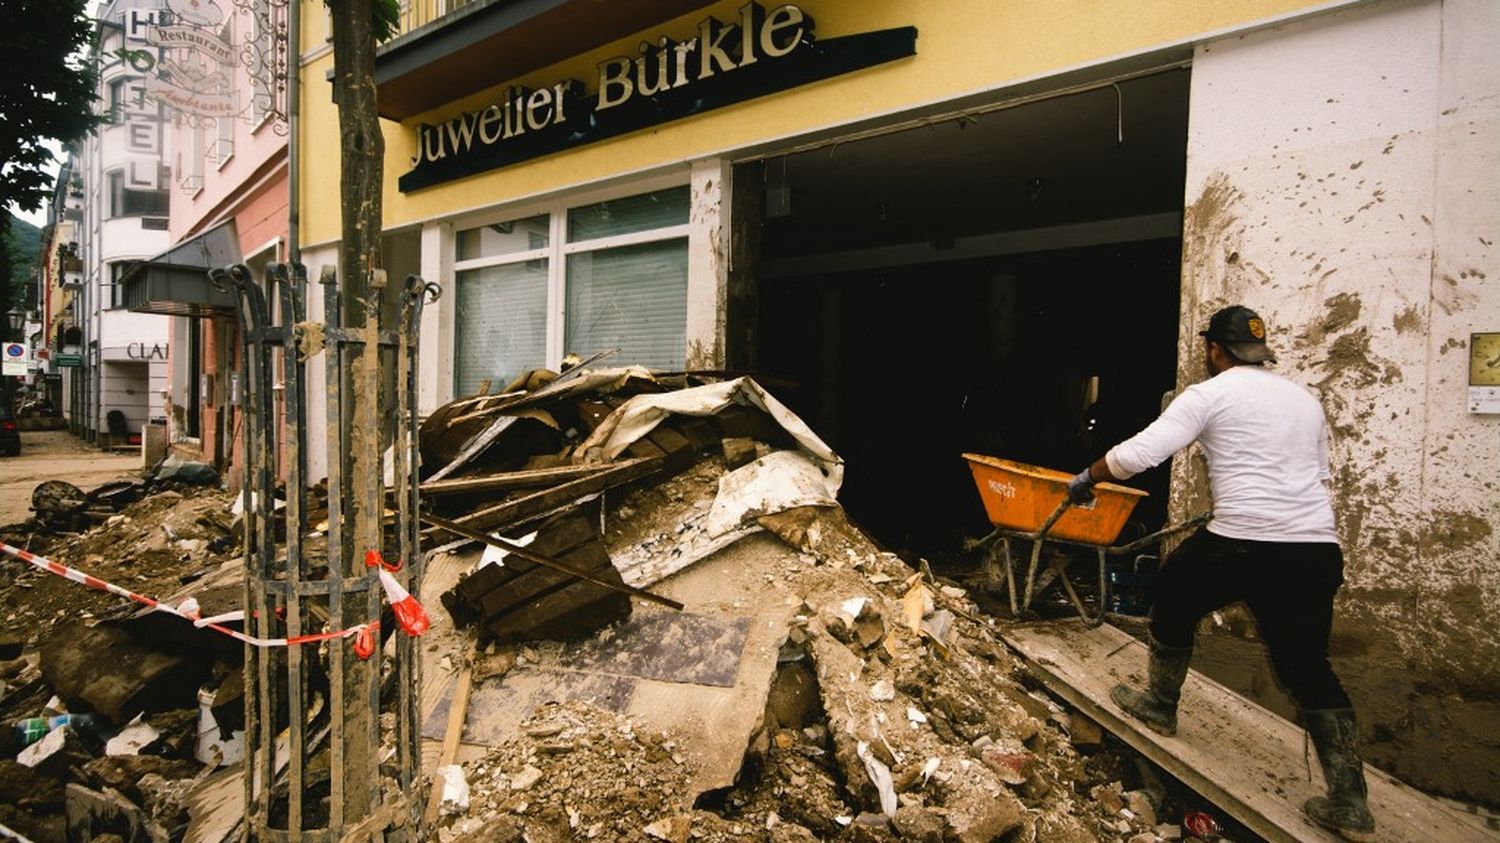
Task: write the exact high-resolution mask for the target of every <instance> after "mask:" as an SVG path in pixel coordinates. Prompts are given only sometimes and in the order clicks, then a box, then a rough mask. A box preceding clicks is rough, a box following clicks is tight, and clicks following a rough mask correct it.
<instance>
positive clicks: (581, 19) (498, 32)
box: [329, 0, 712, 120]
mask: <svg viewBox="0 0 1500 843" xmlns="http://www.w3.org/2000/svg"><path fill="white" fill-rule="evenodd" d="M709 5H712V0H631V2H628V3H602V2H599V0H469V2H467V3H464V4H462V5H455V6H454V7H453V11H450V12H448V13H447V14H445V15H442V16H441V17H439V18H437V19H436V20H434V21H433V22H431V23H428V24H427V25H425V26H421V27H419V28H417V29H415V30H413V31H411V32H408V33H406V34H404V35H401V36H400V37H397V38H395V39H394V40H392V41H390V42H389V43H387V44H383V45H381V47H380V49H379V51H378V52H377V53H376V56H375V89H376V103H377V107H378V108H379V109H380V116H381V117H384V118H386V119H387V120H406V119H408V118H410V117H412V116H415V115H417V114H420V113H422V112H424V111H427V110H429V109H432V108H436V107H437V106H440V105H443V104H445V103H450V102H455V101H457V100H460V99H463V98H464V97H465V96H468V95H469V94H472V93H475V92H478V91H482V90H484V89H485V88H489V87H492V86H494V85H498V84H500V83H501V82H505V81H507V80H509V79H515V78H517V77H520V76H523V75H525V74H526V73H528V72H530V71H532V70H535V69H537V68H541V67H546V66H548V65H551V64H554V63H556V62H559V61H562V60H563V59H566V58H568V57H569V56H578V55H583V54H584V53H587V52H588V51H590V50H592V49H594V48H595V47H600V46H603V45H605V44H608V43H610V42H611V41H615V40H618V39H620V38H624V37H625V36H627V35H629V34H631V33H632V32H639V31H641V30H644V29H648V28H650V27H652V26H656V25H657V24H660V23H664V22H666V21H669V20H672V19H673V18H676V17H678V16H680V15H685V14H687V13H688V12H691V11H693V10H695V9H699V8H702V7H704V6H709ZM329 78H330V79H332V76H330V77H329Z"/></svg>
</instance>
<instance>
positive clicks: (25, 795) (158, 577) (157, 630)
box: [0, 481, 241, 843]
mask: <svg viewBox="0 0 1500 843" xmlns="http://www.w3.org/2000/svg"><path fill="white" fill-rule="evenodd" d="M34 506H35V516H34V517H33V518H32V519H31V520H30V521H28V522H24V523H19V524H13V525H9V526H5V527H0V541H4V542H5V543H6V544H8V545H11V546H13V547H20V548H23V549H28V550H30V551H31V552H33V553H36V554H38V555H42V556H45V557H47V558H48V559H50V560H51V561H54V562H57V563H60V564H62V565H66V566H69V567H72V568H75V569H77V570H79V571H82V572H84V573H86V574H88V575H90V576H94V577H98V578H99V579H102V580H105V581H108V582H110V583H114V584H116V585H118V586H120V587H122V588H125V589H128V590H131V591H134V592H137V593H140V594H143V595H151V596H159V595H171V594H174V593H179V592H183V591H184V590H185V589H188V590H191V589H194V588H195V587H201V586H202V584H203V582H204V580H205V578H207V577H209V575H210V574H212V573H214V572H216V571H218V570H219V569H221V567H222V565H223V563H224V562H226V561H229V562H230V564H231V565H232V564H233V562H232V561H231V560H232V559H233V558H234V557H235V556H236V555H237V554H236V551H235V550H234V549H233V547H234V542H233V540H232V537H231V534H232V516H231V514H230V511H229V510H230V498H229V496H228V495H227V494H226V493H224V492H221V491H219V490H217V489H214V488H209V487H200V486H195V485H192V484H173V487H170V488H163V487H162V486H161V485H155V484H153V485H151V486H143V485H142V484H135V483H114V484H108V485H106V486H104V487H101V488H100V489H96V490H93V491H91V492H87V493H85V492H82V491H79V490H76V489H71V487H68V486H67V484H65V483H62V482H60V481H49V483H47V484H42V486H41V487H39V489H38V492H37V494H36V495H34ZM79 519H82V520H83V521H85V522H86V524H92V525H93V526H92V527H90V528H88V529H86V530H85V531H83V532H71V529H72V528H73V527H77V526H80V525H79V524H78V521H79ZM139 609H140V607H139V606H138V605H136V604H133V603H130V602H127V601H123V600H121V599H120V598H119V597H116V596H114V595H110V594H106V593H104V592H102V591H98V590H94V589H90V588H84V587H81V586H80V585H79V584H78V583H76V582H72V581H69V580H67V579H64V578H62V577H59V576H55V575H53V574H50V573H46V572H43V571H40V570H37V569H36V568H34V567H30V566H26V565H24V564H21V563H19V562H18V561H16V560H12V559H9V558H7V559H6V560H5V561H4V564H3V565H0V613H3V614H0V616H3V617H4V620H5V624H4V629H5V632H4V633H3V637H0V789H3V791H4V794H3V798H0V824H3V825H4V826H6V827H8V828H10V829H12V830H14V831H15V833H18V834H21V835H24V836H25V837H26V838H29V839H31V840H34V841H38V842H39V843H40V841H53V840H56V841H61V840H63V839H64V838H65V837H67V839H77V840H83V839H95V840H108V839H110V838H109V837H108V835H109V834H115V835H117V836H118V837H119V839H121V840H145V839H152V840H171V839H178V838H180V837H181V834H182V832H183V830H184V829H185V828H186V826H187V823H188V814H187V810H186V796H187V794H188V792H189V791H190V790H191V789H192V787H194V786H195V785H196V784H197V783H198V782H200V781H201V780H202V779H203V778H204V777H206V776H207V775H209V774H211V773H212V772H213V771H214V770H215V769H217V768H218V767H219V766H220V765H221V764H226V763H234V762H235V761H236V760H237V759H236V758H235V757H234V748H235V747H236V746H237V740H236V738H235V735H234V724H235V723H236V722H237V720H238V718H239V699H238V697H237V696H235V691H234V690H233V688H229V687H228V686H239V684H240V683H239V682H238V678H239V677H240V660H241V652H240V648H239V647H238V646H237V645H234V644H233V643H232V642H227V641H225V642H216V641H214V640H212V639H211V637H210V636H209V635H208V634H207V633H204V632H200V631H198V630H194V629H193V628H192V627H191V626H190V625H188V624H185V623H183V622H182V621H180V620H177V619H171V621H170V622H171V624H172V625H171V626H164V625H163V624H162V621H163V620H167V619H165V618H162V617H159V616H158V617H154V618H153V617H149V616H147V617H140V616H138V614H139V613H138V610H139ZM184 630H186V634H184ZM226 644H227V646H226ZM221 690H223V691H224V693H220V692H221ZM215 710H217V711H218V712H219V713H220V716H221V717H223V718H224V723H223V724H222V727H224V728H221V724H220V723H218V722H217V721H215V720H214V715H213V712H214V711H215ZM69 835H71V836H69Z"/></svg>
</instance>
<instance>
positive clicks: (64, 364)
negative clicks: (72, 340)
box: [52, 354, 83, 369]
mask: <svg viewBox="0 0 1500 843" xmlns="http://www.w3.org/2000/svg"><path fill="white" fill-rule="evenodd" d="M52 359H53V362H55V363H57V365H58V368H62V369H77V368H78V367H80V366H82V365H83V355H82V354H58V355H57V356H56V357H54V358H52Z"/></svg>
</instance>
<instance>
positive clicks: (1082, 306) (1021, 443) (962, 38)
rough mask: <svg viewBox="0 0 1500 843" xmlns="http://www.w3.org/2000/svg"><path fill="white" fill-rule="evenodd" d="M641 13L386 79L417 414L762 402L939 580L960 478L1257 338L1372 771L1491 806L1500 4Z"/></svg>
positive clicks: (312, 95)
mask: <svg viewBox="0 0 1500 843" xmlns="http://www.w3.org/2000/svg"><path fill="white" fill-rule="evenodd" d="M450 5H451V6H453V7H454V8H451V9H449V8H448V6H450ZM617 5H621V6H628V7H629V11H628V12H621V11H619V10H616V9H613V6H611V5H610V4H598V3H583V2H579V0H518V2H512V3H484V2H473V3H468V4H440V3H435V2H433V3H413V4H410V6H409V7H408V15H409V16H410V17H409V18H408V20H407V21H406V23H407V24H408V25H409V26H408V29H409V31H408V32H406V33H405V34H403V35H401V36H399V37H398V38H396V39H395V40H393V41H392V42H390V43H389V44H387V45H385V46H383V47H382V50H381V57H380V59H379V61H378V62H377V80H376V81H377V88H378V90H379V92H380V101H381V110H382V113H383V114H384V115H385V116H386V118H387V119H386V120H385V121H384V122H383V129H384V133H385V143H386V157H385V176H384V194H385V204H384V215H385V226H386V231H387V234H388V239H387V242H386V263H387V267H386V268H387V270H388V271H389V272H391V273H392V274H393V275H394V276H396V277H400V276H403V275H405V274H407V273H416V274H420V275H421V276H423V277H424V278H425V279H427V280H429V281H436V282H437V283H439V284H440V285H442V286H443V288H444V295H443V298H442V299H441V300H440V301H439V302H438V303H437V304H436V305H434V306H432V307H429V308H428V309H427V311H426V312H425V315H424V325H423V333H422V381H423V383H422V393H421V403H422V409H423V410H424V411H430V410H432V409H433V408H435V407H436V406H438V405H439V404H441V403H443V402H445V401H448V400H451V399H453V398H455V397H461V396H463V395H466V394H472V393H473V392H475V391H476V390H478V389H480V388H481V387H485V386H486V385H487V386H488V388H489V389H490V390H491V391H499V390H500V389H501V388H502V387H503V386H504V385H505V383H506V382H507V381H508V380H509V379H510V378H512V377H514V376H515V375H518V374H519V373H521V372H522V371H524V370H526V369H528V368H533V367H538V366H545V367H549V368H554V369H555V368H556V367H558V366H559V365H560V364H561V362H562V360H563V358H564V357H565V356H566V355H568V354H575V353H576V354H579V355H584V356H587V355H591V354H595V353H601V352H609V351H611V350H615V349H618V351H615V352H614V354H613V355H612V356H611V357H610V358H608V363H609V364H618V365H626V364H640V365H645V366H647V367H649V368H652V369H655V370H658V371H682V370H701V369H712V370H722V369H733V370H744V371H753V372H755V373H756V374H758V375H761V376H763V377H764V378H765V379H766V381H767V382H768V383H773V384H775V386H774V387H773V389H774V390H775V391H776V392H777V394H778V395H779V396H780V397H782V399H783V400H784V401H785V402H786V403H788V404H789V405H790V406H792V407H793V409H795V410H796V411H797V412H798V413H800V414H801V415H803V416H804V417H805V418H807V419H808V421H809V422H810V423H811V424H812V425H813V426H814V428H815V429H817V430H819V432H820V434H822V435H824V436H825V437H826V438H827V439H828V440H829V441H830V442H831V443H832V444H833V445H834V447H835V448H836V450H838V451H839V452H840V454H841V455H842V456H844V457H845V459H846V460H847V462H848V465H849V472H848V479H847V481H846V484H845V493H844V502H845V504H846V507H847V508H848V509H849V510H850V512H851V514H852V515H853V516H854V517H855V518H856V520H859V521H861V522H862V523H865V524H869V525H875V526H874V529H875V531H876V532H877V535H878V537H879V538H880V539H882V540H883V541H884V542H886V543H887V544H889V545H891V546H893V547H905V548H908V549H911V550H912V551H913V552H914V553H922V554H928V555H938V554H940V553H941V552H942V551H943V549H944V548H951V547H953V546H955V545H956V544H957V542H956V539H955V537H957V536H961V535H965V534H967V535H974V534H976V533H977V532H978V531H981V530H983V529H984V526H985V525H984V522H983V519H982V515H981V513H980V512H979V509H978V501H977V499H974V495H973V489H972V486H971V485H970V483H969V481H968V479H967V477H966V475H964V473H963V472H964V469H963V467H962V465H961V463H960V461H959V460H958V458H957V455H958V454H959V453H961V452H963V451H983V452H988V453H994V454H997V455H1000V456H1006V457H1011V458H1015V459H1021V460H1024V461H1028V462H1033V463H1038V464H1045V465H1052V466H1056V467H1059V468H1068V469H1076V468H1077V467H1079V466H1081V465H1083V464H1086V462H1087V461H1088V460H1091V459H1093V458H1095V457H1097V456H1098V455H1099V454H1100V453H1102V452H1103V450H1104V449H1106V448H1108V447H1109V446H1110V445H1112V444H1114V442H1115V441H1118V440H1119V439H1121V438H1124V437H1125V436H1128V435H1129V434H1131V433H1133V432H1134V431H1135V430H1136V429H1138V428H1139V427H1140V426H1142V425H1144V424H1146V423H1148V422H1149V421H1150V420H1151V419H1152V418H1153V417H1154V416H1155V414H1156V413H1157V412H1158V411H1159V408H1160V406H1161V401H1162V397H1163V393H1164V392H1167V391H1170V390H1173V389H1176V388H1180V387H1181V386H1184V385H1186V384H1189V383H1191V382H1193V381H1195V380H1197V379H1199V378H1200V377H1201V375H1200V370H1201V368H1202V363H1201V360H1200V359H1199V356H1200V354H1201V352H1200V350H1199V348H1198V342H1199V340H1198V339H1197V331H1198V330H1199V329H1200V328H1202V327H1203V326H1204V324H1205V323H1206V322H1207V319H1208V316H1209V315H1210V314H1211V313H1212V312H1213V311H1214V310H1216V309H1218V308H1219V307H1222V306H1224V305H1227V304H1230V303H1236V302H1238V303H1244V304H1248V305H1250V306H1251V307H1253V308H1255V309H1256V310H1257V311H1259V312H1260V313H1261V314H1262V315H1263V316H1264V317H1266V320H1267V323H1268V325H1269V326H1270V331H1271V343H1272V345H1273V347H1274V348H1275V349H1276V351H1277V353H1278V356H1279V358H1280V361H1281V362H1280V364H1279V371H1281V372H1283V373H1284V374H1286V375H1287V376H1288V377H1291V378H1292V379H1294V380H1296V381H1298V382H1300V383H1303V384H1305V385H1306V386H1307V387H1308V388H1309V389H1311V390H1313V391H1314V392H1315V393H1316V394H1317V395H1318V396H1319V398H1320V400H1321V401H1322V402H1323V405H1324V407H1325V411H1326V412H1327V414H1328V416H1329V420H1330V425H1331V427H1332V428H1333V430H1334V432H1335V442H1334V446H1333V450H1334V474H1335V482H1334V487H1333V493H1334V499H1335V506H1336V510H1337V511H1338V514H1339V519H1340V530H1341V535H1342V537H1343V542H1344V546H1345V551H1346V555H1347V558H1348V564H1347V567H1346V572H1345V578H1346V585H1345V589H1344V591H1343V592H1342V594H1343V597H1342V598H1341V602H1340V607H1339V617H1340V621H1339V627H1338V628H1337V629H1336V630H1335V643H1336V647H1335V654H1334V655H1335V659H1336V661H1338V662H1339V667H1340V669H1341V670H1342V671H1344V672H1345V674H1346V677H1347V678H1348V679H1349V684H1350V685H1351V692H1352V693H1353V694H1354V696H1355V701H1356V704H1357V705H1359V706H1361V708H1362V709H1364V710H1368V711H1370V712H1371V717H1370V718H1369V719H1368V721H1367V722H1369V723H1370V728H1371V729H1372V730H1375V729H1378V730H1379V731H1378V735H1380V737H1379V738H1378V739H1375V740H1372V744H1371V751H1372V755H1373V757H1374V758H1376V759H1377V760H1380V761H1382V762H1384V763H1385V764H1386V766H1394V767H1398V768H1400V769H1401V770H1403V772H1405V773H1408V774H1410V775H1411V777H1412V778H1413V779H1414V780H1416V781H1417V783H1418V784H1421V785H1424V786H1427V787H1430V788H1435V789H1438V790H1442V791H1445V792H1449V793H1452V794H1455V795H1460V796H1466V797H1471V798H1478V799H1485V800H1488V801H1492V802H1493V801H1500V781H1497V780H1496V779H1495V778H1494V777H1493V776H1491V777H1488V778H1485V777H1473V776H1467V775H1465V774H1464V772H1463V771H1464V770H1465V769H1472V765H1473V764H1482V765H1485V768H1486V769H1490V770H1493V769H1496V768H1497V759H1500V745H1497V744H1496V742H1495V740H1494V738H1493V735H1492V734H1491V732H1490V731H1486V727H1485V726H1484V725H1483V724H1484V723H1485V722H1488V719H1489V718H1490V717H1492V716H1493V711H1492V710H1490V708H1487V707H1486V706H1491V707H1492V704H1490V703H1486V702H1484V700H1486V699H1492V698H1494V696H1495V694H1496V693H1500V676H1497V675H1496V673H1495V671H1494V668H1493V665H1495V664H1497V663H1500V633H1497V632H1496V631H1495V630H1497V629H1500V570H1496V569H1495V567H1494V565H1493V560H1494V559H1495V558H1500V531H1497V530H1496V529H1495V527H1496V526H1500V496H1496V495H1494V494H1493V491H1492V490H1491V491H1490V492H1488V493H1487V492H1485V491H1484V490H1483V489H1482V488H1481V487H1480V485H1479V484H1476V482H1475V481H1474V480H1473V478H1475V477H1493V476H1494V475H1495V474H1496V473H1497V472H1500V448H1497V447H1496V446H1495V444H1494V443H1495V442H1497V441H1500V415H1497V414H1496V407H1495V406H1494V403H1493V402H1494V399H1493V397H1491V396H1490V393H1488V392H1485V391H1484V390H1485V388H1484V387H1483V386H1480V385H1479V384H1482V383H1483V382H1484V381H1483V380H1482V378H1479V379H1477V380H1472V381H1471V377H1477V376H1476V375H1474V374H1473V373H1472V372H1471V361H1470V360H1469V355H1468V352H1467V349H1468V348H1469V346H1470V343H1471V342H1477V340H1474V339H1473V338H1474V337H1483V336H1487V335H1489V334H1491V333H1494V332H1497V331H1500V295H1497V294H1496V293H1495V292H1494V290H1493V289H1492V285H1491V287H1486V286H1484V280H1483V279H1485V278H1489V277H1500V276H1496V275H1495V273H1500V253H1497V252H1496V250H1495V248H1494V246H1493V244H1494V242H1495V241H1496V239H1497V236H1500V232H1497V231H1496V230H1495V227H1494V221H1495V220H1497V219H1500V199H1497V198H1496V197H1495V196H1494V195H1493V191H1489V192H1485V191H1482V190H1478V191H1476V190H1475V186H1476V185H1484V184H1494V183H1497V182H1500V104H1497V102H1496V101H1495V99H1494V98H1493V96H1492V91H1493V90H1495V89H1496V88H1497V87H1500V59H1497V58H1495V57H1496V56H1500V6H1496V4H1494V3H1492V2H1488V0H1362V1H1361V2H1355V1H1354V0H1351V1H1350V2H1331V3H1309V2H1296V0H1235V1H1233V2H1231V0H1217V1H1206V0H1205V1H1202V2H1184V0H1159V1H1157V0H1147V1H1146V2H1133V3H1099V2H1094V0H1047V2H1041V1H1040V0H1018V2H978V0H943V2H923V3H916V2H894V0H863V2H857V3H856V2H847V0H842V1H841V0H805V2H799V3H795V4H765V5H755V4H746V3H744V2H718V3H699V2H692V1H691V0H652V2H642V3H638V4H617ZM429 7H430V8H429ZM303 31H304V33H305V39H304V44H303V61H304V64H303V76H302V78H303V80H304V86H303V90H304V93H303V98H302V103H303V105H302V109H303V111H302V118H303V125H302V135H301V142H300V145H299V154H300V156H301V160H302V162H303V163H302V167H303V178H302V182H301V184H300V187H299V191H298V193H299V195H298V197H297V202H298V203H299V205H298V207H299V208H300V212H301V221H302V229H301V231H302V236H301V241H302V249H303V252H302V254H303V257H304V261H305V262H306V263H307V264H308V265H309V268H310V272H311V275H312V277H317V272H318V268H319V265H320V264H328V263H333V262H334V261H335V260H336V244H337V241H338V238H339V219H340V214H339V204H338V202H339V200H338V197H339V185H338V160H339V147H338V144H337V142H336V139H337V137H338V129H337V114H336V110H335V107H334V104H333V103H332V102H331V99H330V97H329V96H328V93H329V90H330V88H329V83H328V81H327V80H328V78H329V74H330V72H331V70H332V60H333V59H332V56H331V54H330V53H329V50H328V48H327V46H326V44H325V42H324V40H323V39H324V35H325V33H326V32H327V29H326V22H325V20H324V12H323V10H322V9H321V8H320V7H319V6H317V4H307V6H306V8H305V9H304V27H303ZM747 58H749V59H752V60H747ZM313 298H314V299H316V298H317V297H313ZM311 380H312V382H313V383H320V382H322V380H323V378H322V377H321V375H317V374H315V375H314V376H313V377H312V378H311ZM1471 383H1472V384H1474V385H1471ZM318 405H319V402H318V401H317V400H316V399H314V401H313V402H312V406H313V407H314V412H315V414H316V408H317V407H318ZM315 421H316V420H315ZM1455 454H1464V455H1465V458H1464V459H1463V460H1458V459H1455V457H1454V455H1455ZM318 459H319V458H318V457H317V456H316V455H315V457H314V465H315V474H314V476H316V471H317V469H316V465H317V461H318ZM1141 483H1142V485H1143V487H1144V488H1146V489H1148V490H1149V491H1150V492H1151V493H1152V497H1151V498H1150V499H1149V500H1150V501H1154V503H1148V504H1147V505H1145V506H1144V507H1143V509H1142V513H1143V514H1142V516H1141V517H1142V518H1143V519H1145V521H1147V522H1150V523H1147V524H1146V526H1157V525H1160V524H1161V523H1163V522H1165V521H1175V520H1181V519H1182V518H1185V517H1187V516H1189V515H1192V514H1195V513H1196V512H1198V511H1201V510H1202V509H1203V508H1204V507H1206V506H1207V502H1206V499H1205V495H1204V490H1205V484H1204V482H1203V480H1202V474H1201V467H1198V466H1195V465H1194V463H1193V460H1192V459H1191V458H1188V457H1184V458H1180V459H1179V460H1178V461H1177V464H1176V465H1174V466H1173V467H1172V468H1171V469H1170V470H1168V469H1166V468H1163V469H1161V470H1159V471H1158V472H1157V473H1156V474H1150V475H1143V476H1142V478H1141ZM1392 583H1400V584H1402V586H1401V587H1400V588H1393V587H1392V585H1391V584H1392ZM1257 671H1259V673H1257ZM1252 674H1254V675H1252ZM1264 674H1265V668H1264V666H1258V667H1253V668H1247V671H1246V673H1245V674H1243V675H1237V676H1222V677H1220V678H1221V679H1223V680H1224V681H1226V682H1230V683H1232V684H1239V685H1241V686H1243V687H1244V688H1250V687H1269V686H1270V683H1269V682H1267V681H1265V679H1266V676H1265V675H1264ZM1419 686H1420V687H1433V686H1437V687H1442V688H1450V689H1460V690H1458V691H1455V693H1454V694H1453V695H1450V696H1447V697H1444V698H1443V699H1438V696H1440V695H1421V694H1407V693H1405V691H1402V690H1401V689H1407V690H1410V689H1414V688H1417V687H1419ZM1393 688H1394V689H1397V690H1395V691H1393V690H1392V689H1393ZM1262 701H1263V702H1266V703H1267V704H1268V705H1272V706H1273V707H1276V706H1281V707H1283V708H1285V707H1286V701H1285V700H1284V699H1279V700H1278V698H1276V697H1275V696H1274V693H1272V695H1271V696H1270V697H1266V698H1264V699H1263V700H1262ZM1413 722H1417V723H1427V722H1432V723H1437V722H1444V723H1447V724H1450V725H1449V727H1447V728H1445V729H1444V730H1427V732H1426V733H1423V734H1417V732H1416V731H1413V729H1412V728H1409V724H1411V723H1413ZM1396 724H1408V726H1400V727H1399V728H1397V726H1396ZM1454 724H1456V725H1454ZM1417 731H1421V730H1417ZM1439 732H1441V734H1440V735H1439V734H1438V733H1439ZM1376 734H1377V732H1375V731H1372V732H1371V734H1370V735H1367V738H1374V737H1375V735H1376ZM1435 735H1437V736H1438V737H1441V740H1439V741H1438V743H1440V744H1441V745H1442V746H1441V748H1434V747H1435V744H1433V743H1432V740H1433V739H1434V736H1435Z"/></svg>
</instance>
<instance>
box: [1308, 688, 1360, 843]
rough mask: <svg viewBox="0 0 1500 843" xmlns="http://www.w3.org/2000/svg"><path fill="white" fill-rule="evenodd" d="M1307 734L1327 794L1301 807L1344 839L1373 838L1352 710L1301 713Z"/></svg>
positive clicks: (1341, 709) (1316, 821)
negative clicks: (1321, 770) (1326, 787)
mask: <svg viewBox="0 0 1500 843" xmlns="http://www.w3.org/2000/svg"><path fill="white" fill-rule="evenodd" d="M1302 719H1303V722H1305V723H1306V724H1307V734H1308V736H1309V737H1311V738H1312V743H1313V746H1314V747H1316V748H1317V750H1318V763H1319V764H1320V765H1321V766H1322V767H1323V780H1324V781H1325V782H1327V783H1328V795H1327V796H1314V797H1313V798H1311V799H1309V800H1307V802H1306V803H1305V804H1304V805H1303V806H1302V809H1303V810H1304V811H1306V812H1307V815H1308V816H1309V817H1310V818H1312V821H1313V822H1315V823H1317V824H1318V825H1320V826H1322V827H1324V828H1326V829H1328V830H1330V831H1336V832H1338V833H1339V834H1340V835H1342V836H1343V837H1344V839H1345V840H1374V839H1375V818H1374V817H1372V816H1370V806H1369V804H1368V802H1367V801H1366V800H1367V796H1368V791H1367V790H1366V789H1365V765H1364V762H1362V761H1361V760H1360V758H1359V743H1358V735H1359V731H1358V729H1357V728H1356V727H1355V724H1354V710H1353V709H1349V708H1334V709H1324V710H1321V711H1319V710H1308V711H1304V712H1302Z"/></svg>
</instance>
